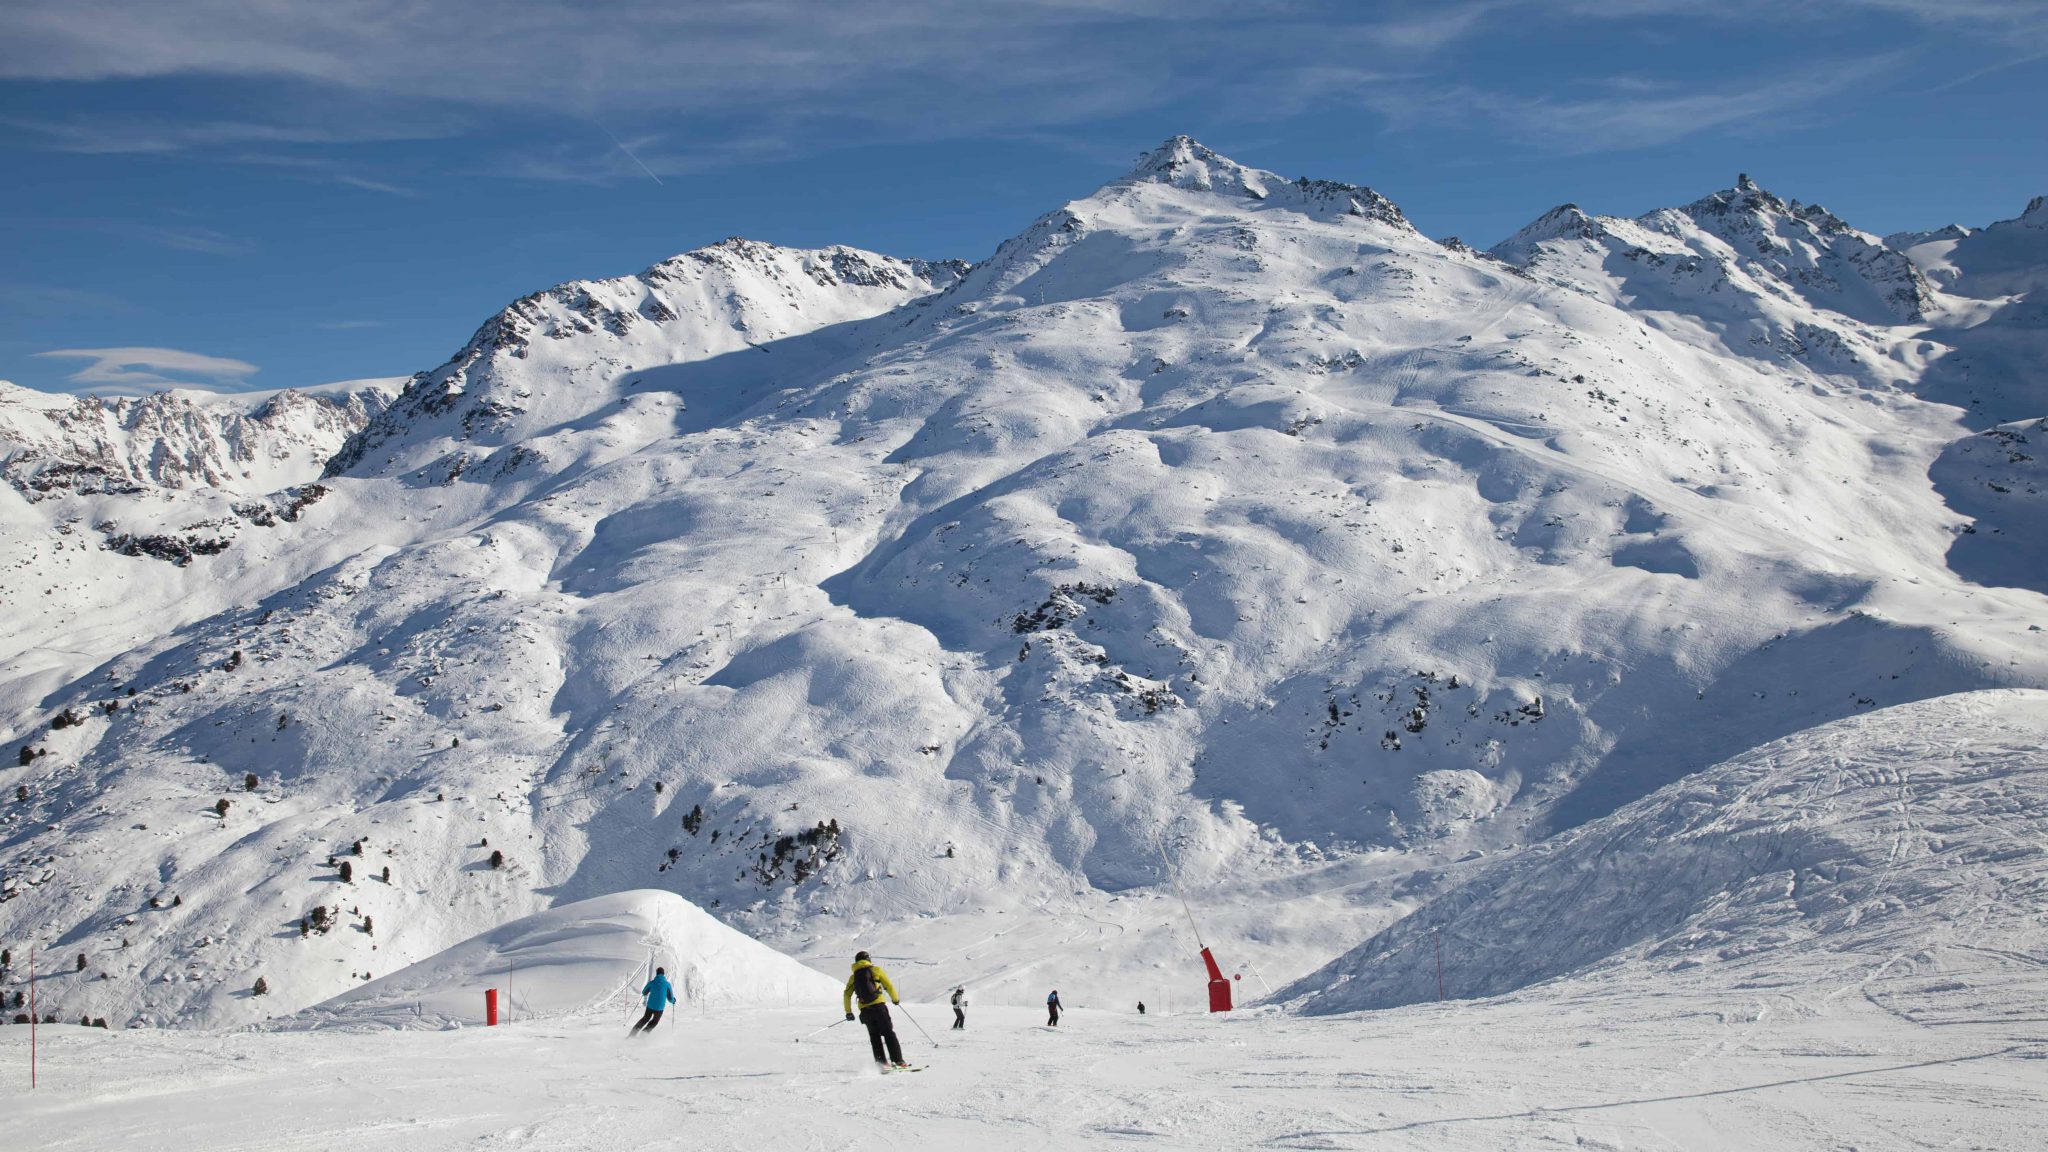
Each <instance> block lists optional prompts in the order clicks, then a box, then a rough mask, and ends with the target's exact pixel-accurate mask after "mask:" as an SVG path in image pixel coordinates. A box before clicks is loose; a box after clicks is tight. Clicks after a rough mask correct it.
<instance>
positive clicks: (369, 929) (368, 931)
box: [363, 916, 377, 936]
mask: <svg viewBox="0 0 2048 1152" xmlns="http://www.w3.org/2000/svg"><path fill="white" fill-rule="evenodd" d="M376 934H377V928H376V925H375V924H373V923H371V922H370V918H369V917H368V916H365V917H363V935H365V936H375V935H376Z"/></svg>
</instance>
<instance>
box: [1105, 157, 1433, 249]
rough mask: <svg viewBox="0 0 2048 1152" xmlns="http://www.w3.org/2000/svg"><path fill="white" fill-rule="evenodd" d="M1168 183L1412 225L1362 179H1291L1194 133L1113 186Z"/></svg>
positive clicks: (1330, 215)
mask: <svg viewBox="0 0 2048 1152" xmlns="http://www.w3.org/2000/svg"><path fill="white" fill-rule="evenodd" d="M1142 184H1165V185H1168V186H1170V187H1174V188H1182V189H1186V190H1188V191H1190V192H1214V193H1218V194H1223V195H1231V194H1235V195H1239V196H1244V197H1247V198H1249V199H1252V200H1257V201H1261V202H1265V203H1269V204H1273V205H1279V206H1283V207H1286V208H1290V209H1294V210H1298V211H1302V212H1306V213H1308V214H1309V215H1312V216H1316V217H1318V218H1322V219H1334V218H1337V217H1344V216H1352V217H1360V218H1365V219H1370V220H1377V221H1379V222H1381V223H1383V224H1390V225H1393V226H1395V227H1397V228H1402V229H1405V230H1409V231H1413V229H1414V226H1413V225H1411V224H1409V223H1408V220H1407V218H1406V217H1404V216H1403V215H1401V209H1400V208H1399V207H1398V206H1397V205H1395V203H1394V202H1393V201H1392V200H1389V199H1387V198H1386V197H1385V196H1382V195H1380V194H1379V193H1378V192H1375V191H1373V190H1372V189H1371V188H1368V187H1366V186H1365V185H1363V184H1346V183H1343V182H1341V181H1336V180H1312V179H1309V178H1307V177H1303V178H1301V179H1299V180H1289V179H1287V178H1286V177H1285V176H1281V175H1278V174H1276V173H1273V172H1268V171H1266V170H1265V169H1263V168H1249V167H1246V166H1245V165H1243V164H1239V163H1238V162H1237V161H1235V160H1232V159H1231V158H1230V157H1228V156H1225V155H1223V154H1222V153H1220V152H1217V151H1215V150H1214V149H1212V148H1209V147H1206V146H1205V145H1203V144H1202V143H1201V142H1200V141H1198V140H1196V139H1195V138H1194V137H1192V136H1186V135H1180V136H1171V137H1168V138H1167V140H1166V142H1165V143H1163V144H1161V145H1160V146H1159V147H1157V148H1154V149H1153V150H1151V151H1150V152H1147V153H1145V154H1144V155H1142V156H1140V157H1138V163H1137V166H1136V167H1134V168H1132V169H1131V170H1130V172H1128V173H1127V174H1125V175H1124V177H1123V178H1122V179H1120V180H1116V181H1113V182H1112V183H1111V184H1110V185H1109V187H1130V186H1133V185H1142Z"/></svg>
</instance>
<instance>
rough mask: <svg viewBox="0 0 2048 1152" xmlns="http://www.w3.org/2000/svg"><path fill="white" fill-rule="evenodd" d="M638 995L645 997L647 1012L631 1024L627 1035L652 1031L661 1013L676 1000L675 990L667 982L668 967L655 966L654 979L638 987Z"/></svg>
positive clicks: (659, 1020)
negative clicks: (640, 987)
mask: <svg viewBox="0 0 2048 1152" xmlns="http://www.w3.org/2000/svg"><path fill="white" fill-rule="evenodd" d="M640 995H642V996H645V997H646V998H647V1014H646V1015H645V1016H642V1017H640V1022H639V1023H638V1024H635V1025H633V1030H632V1031H631V1032H628V1033H626V1035H628V1036H638V1035H639V1034H640V1033H641V1032H643V1031H646V1032H652V1031H654V1026H655V1025H656V1024H659V1023H661V1014H662V1013H663V1012H665V1011H667V1010H668V1006H669V1005H671V1004H673V1003H675V1002H676V990H675V989H674V988H673V987H672V986H670V984H669V982H668V969H666V968H656V969H655V970H654V979H652V980H649V981H648V982H647V985H646V987H644V988H642V989H640Z"/></svg>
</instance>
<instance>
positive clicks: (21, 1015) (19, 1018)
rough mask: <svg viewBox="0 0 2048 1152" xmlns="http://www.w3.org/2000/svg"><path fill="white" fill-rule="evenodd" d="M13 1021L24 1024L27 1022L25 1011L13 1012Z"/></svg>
mask: <svg viewBox="0 0 2048 1152" xmlns="http://www.w3.org/2000/svg"><path fill="white" fill-rule="evenodd" d="M14 1022H15V1023H16V1024H26V1023H28V1013H26V1012H16V1013H15V1014H14Z"/></svg>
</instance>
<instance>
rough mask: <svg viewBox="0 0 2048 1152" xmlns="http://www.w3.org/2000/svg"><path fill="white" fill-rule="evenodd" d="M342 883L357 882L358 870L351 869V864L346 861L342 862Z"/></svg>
mask: <svg viewBox="0 0 2048 1152" xmlns="http://www.w3.org/2000/svg"><path fill="white" fill-rule="evenodd" d="M341 882H342V883H343V884H353V883H355V882H356V870H355V869H354V868H352V867H350V866H349V862H348V861H346V860H343V861H342V862H341Z"/></svg>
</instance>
